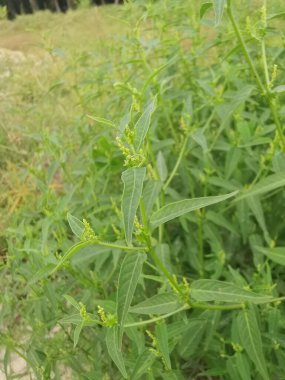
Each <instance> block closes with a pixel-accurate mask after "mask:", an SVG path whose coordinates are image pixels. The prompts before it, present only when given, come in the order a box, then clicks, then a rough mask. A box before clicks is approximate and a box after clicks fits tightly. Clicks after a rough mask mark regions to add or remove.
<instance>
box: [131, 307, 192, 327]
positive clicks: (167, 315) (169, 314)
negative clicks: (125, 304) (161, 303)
mask: <svg viewBox="0 0 285 380" xmlns="http://www.w3.org/2000/svg"><path fill="white" fill-rule="evenodd" d="M188 309H190V306H188V305H184V306H182V307H180V309H177V310H175V311H172V312H171V313H168V314H164V315H161V316H159V317H156V318H152V319H147V320H145V321H140V322H134V323H128V324H126V325H124V327H134V326H143V325H148V324H150V323H154V322H157V321H161V320H162V319H165V318H168V317H171V316H172V315H174V314H177V313H180V312H181V311H183V310H188Z"/></svg>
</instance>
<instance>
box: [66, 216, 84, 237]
mask: <svg viewBox="0 0 285 380" xmlns="http://www.w3.org/2000/svg"><path fill="white" fill-rule="evenodd" d="M67 221H68V223H69V226H70V228H71V230H72V232H73V233H74V235H76V236H77V237H78V238H79V239H81V238H82V234H83V232H84V224H83V223H82V222H81V220H79V219H78V218H76V217H75V216H73V215H71V214H70V213H67Z"/></svg>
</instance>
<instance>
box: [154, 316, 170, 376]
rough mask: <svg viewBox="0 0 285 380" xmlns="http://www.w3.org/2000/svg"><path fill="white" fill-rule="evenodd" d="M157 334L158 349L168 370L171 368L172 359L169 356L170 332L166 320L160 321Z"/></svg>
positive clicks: (156, 330)
mask: <svg viewBox="0 0 285 380" xmlns="http://www.w3.org/2000/svg"><path fill="white" fill-rule="evenodd" d="M155 336H156V338H157V342H158V349H159V351H160V353H161V355H162V357H163V362H164V364H165V366H166V370H170V369H171V361H170V356H169V346H168V332H167V326H166V323H165V321H163V322H162V323H159V324H158V325H156V327H155Z"/></svg>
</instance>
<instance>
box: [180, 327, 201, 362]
mask: <svg viewBox="0 0 285 380" xmlns="http://www.w3.org/2000/svg"><path fill="white" fill-rule="evenodd" d="M206 327H207V320H192V321H190V322H189V325H188V328H187V330H186V331H185V332H184V334H183V337H182V339H181V340H180V343H179V348H178V350H179V353H180V355H181V356H182V357H183V359H185V360H188V359H189V357H191V356H193V354H194V353H195V352H196V349H197V347H198V345H199V343H201V339H202V336H203V334H204V332H205V329H206Z"/></svg>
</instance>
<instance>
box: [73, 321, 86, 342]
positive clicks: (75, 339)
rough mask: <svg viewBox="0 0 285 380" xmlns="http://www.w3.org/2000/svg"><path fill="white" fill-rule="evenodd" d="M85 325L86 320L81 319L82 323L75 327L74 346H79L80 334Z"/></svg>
mask: <svg viewBox="0 0 285 380" xmlns="http://www.w3.org/2000/svg"><path fill="white" fill-rule="evenodd" d="M83 326H84V322H83V321H82V320H81V323H80V324H79V325H77V326H76V327H75V329H74V333H73V345H74V347H76V346H77V343H78V341H79V336H80V333H81V331H82V329H83Z"/></svg>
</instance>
